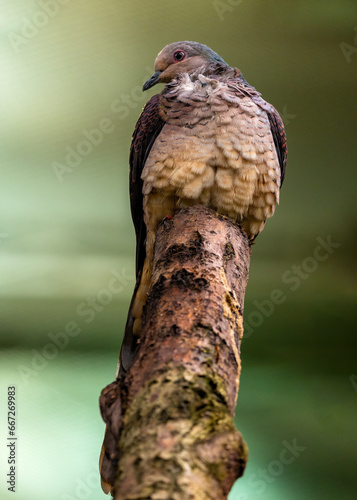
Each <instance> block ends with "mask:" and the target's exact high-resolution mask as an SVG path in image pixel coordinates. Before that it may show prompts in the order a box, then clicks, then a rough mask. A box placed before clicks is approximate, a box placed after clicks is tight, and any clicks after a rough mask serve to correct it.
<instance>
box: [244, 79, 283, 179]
mask: <svg viewBox="0 0 357 500" xmlns="http://www.w3.org/2000/svg"><path fill="white" fill-rule="evenodd" d="M237 83H238V91H239V92H241V93H242V94H244V95H246V96H248V97H250V98H251V99H252V101H254V103H255V104H257V105H258V106H259V107H260V108H261V109H264V111H265V112H266V113H267V115H268V119H269V123H270V130H271V133H272V136H273V140H274V145H275V149H276V153H277V155H278V160H279V165H280V172H281V175H280V187H281V186H282V184H283V180H284V177H285V170H286V160H287V153H288V150H287V143H286V134H285V128H284V123H283V120H282V119H281V117H280V115H279V113H278V112H277V110H276V109H275V108H274V106H272V105H271V104H269V103H268V102H267V101H265V100H264V99H263V98H262V96H261V94H260V92H258V91H257V90H256V89H255V88H254V87H252V85H250V84H249V83H248V82H247V80H246V79H245V78H244V77H243V76H242V75H241V74H240V75H239V76H238V78H237Z"/></svg>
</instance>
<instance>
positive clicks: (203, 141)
mask: <svg viewBox="0 0 357 500" xmlns="http://www.w3.org/2000/svg"><path fill="white" fill-rule="evenodd" d="M200 76H201V77H198V78H197V80H195V81H192V80H191V79H190V78H189V77H188V75H187V78H184V79H183V80H182V81H181V83H180V84H179V85H176V86H169V87H168V89H167V90H166V91H165V92H163V94H162V97H161V101H160V115H161V117H162V119H163V120H164V121H165V125H164V127H163V129H162V131H161V133H160V134H159V136H158V138H157V139H156V141H155V143H154V145H153V147H152V149H151V152H150V154H149V156H148V158H147V161H146V163H145V166H144V169H143V173H142V178H143V181H144V188H143V192H144V195H149V194H150V193H153V192H155V193H157V194H158V195H159V196H162V197H167V196H175V197H176V199H177V206H185V205H187V204H192V203H202V204H204V205H207V206H211V207H212V208H214V209H216V210H218V211H220V212H221V213H224V214H226V215H228V216H229V217H231V218H233V219H234V220H237V219H238V220H241V219H242V218H244V217H247V216H248V214H249V212H250V210H251V209H253V208H254V210H255V212H254V214H255V215H254V214H253V215H252V216H253V218H256V219H257V220H259V223H258V224H256V229H253V230H254V231H255V230H257V231H258V232H259V230H261V229H259V228H261V221H262V220H264V221H265V219H266V218H267V217H269V216H271V215H272V214H273V212H274V208H275V204H276V202H277V200H278V195H279V186H280V168H279V162H278V158H277V153H276V151H275V146H274V141H273V137H272V134H271V131H270V124H269V120H268V116H267V114H266V112H265V111H264V110H262V109H261V108H260V107H259V106H258V105H257V104H255V103H254V102H253V101H252V100H251V99H250V97H249V96H246V95H244V94H243V93H242V92H240V91H239V88H238V87H237V86H235V85H234V84H232V83H226V82H222V81H219V80H214V79H212V78H208V77H204V76H202V75H200ZM156 197H157V196H156ZM258 229H259V230H258Z"/></svg>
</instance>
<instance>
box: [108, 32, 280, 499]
mask: <svg viewBox="0 0 357 500" xmlns="http://www.w3.org/2000/svg"><path fill="white" fill-rule="evenodd" d="M158 83H164V84H166V85H165V87H164V89H163V90H162V92H161V93H160V94H157V95H155V96H154V97H152V98H151V99H150V100H149V101H148V103H147V104H146V106H145V107H144V110H143V112H142V114H141V116H140V118H139V120H138V122H137V124H136V127H135V130H134V134H133V138H132V144H131V150H130V201H131V211H132V218H133V222H134V226H135V231H136V238H137V247H136V276H137V283H136V286H135V290H134V295H133V299H132V302H131V305H130V309H129V314H128V320H127V324H126V328H125V334H124V341H123V345H122V349H121V356H120V362H119V369H118V373H117V377H118V378H120V377H122V376H123V375H124V374H125V372H126V371H127V370H128V369H129V368H130V366H131V363H132V360H133V356H134V354H135V350H136V346H137V343H138V339H139V337H140V333H141V326H142V314H143V307H144V304H145V301H146V296H147V291H148V289H149V285H150V280H151V274H152V264H153V252H154V242H155V233H156V229H157V226H158V224H159V223H160V222H161V221H162V219H163V218H164V217H165V216H167V215H173V213H174V211H175V210H176V209H179V208H182V207H186V206H189V205H195V204H203V205H206V206H208V207H210V208H212V209H214V210H216V211H217V212H219V213H221V214H223V215H226V216H228V217H229V218H230V219H232V220H233V221H235V222H237V223H239V224H240V225H241V227H242V228H243V230H244V231H245V232H246V234H247V235H248V237H249V239H250V240H251V241H253V240H254V238H255V237H256V236H257V235H258V234H259V233H260V232H261V231H262V229H263V227H264V224H265V222H266V219H267V218H269V217H271V216H272V215H273V214H274V210H275V206H276V204H277V203H278V202H279V190H280V188H281V185H282V182H283V179H284V173H285V167H286V156H287V148H286V136H285V130H284V125H283V122H282V120H281V118H280V116H279V114H278V112H277V111H276V109H275V108H274V107H273V106H272V105H271V104H269V103H267V102H266V101H264V100H263V98H262V97H261V95H260V93H259V92H257V91H256V90H255V88H254V87H252V86H251V85H249V83H248V82H247V81H246V80H245V79H244V77H243V76H242V74H241V72H240V70H239V69H237V68H232V67H230V66H229V65H228V64H227V63H226V62H225V61H224V60H223V59H222V58H221V57H220V56H219V55H218V54H216V53H215V52H214V51H213V50H212V49H210V48H209V47H207V46H206V45H203V44H200V43H197V42H187V41H184V42H176V43H172V44H170V45H167V46H166V47H164V48H163V49H162V51H161V52H160V53H159V54H158V56H157V58H156V60H155V73H154V75H153V76H152V77H151V78H150V79H149V80H148V81H147V82H146V83H145V84H144V87H143V90H148V89H150V88H151V87H153V86H154V85H156V84H158ZM107 438H108V436H107ZM112 441H113V440H112ZM104 448H105V446H104ZM109 455H110V453H109V454H108V453H107V454H106V453H105V450H103V452H102V478H103V481H104V486H105V483H109V484H110V482H111V480H110V478H109V476H110V474H109V476H108V473H104V476H105V477H103V472H104V465H105V461H106V460H107V461H108V460H109ZM112 456H114V455H112ZM103 460H104V462H103ZM106 470H108V463H107V465H106ZM107 488H108V486H107ZM109 490H110V487H109ZM109 490H108V491H109Z"/></svg>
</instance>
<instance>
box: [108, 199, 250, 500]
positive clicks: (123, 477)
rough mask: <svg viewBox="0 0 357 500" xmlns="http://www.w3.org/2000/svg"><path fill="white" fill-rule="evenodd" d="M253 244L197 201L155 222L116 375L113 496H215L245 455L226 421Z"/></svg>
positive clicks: (124, 499)
mask: <svg viewBox="0 0 357 500" xmlns="http://www.w3.org/2000/svg"><path fill="white" fill-rule="evenodd" d="M249 262H250V247H249V242H248V239H247V237H246V236H245V234H244V233H243V232H242V231H241V230H240V228H239V227H238V226H237V225H235V224H233V223H232V222H231V221H230V220H228V219H226V218H224V217H222V216H220V215H217V214H216V213H215V212H214V211H212V210H210V209H208V208H205V207H202V206H194V207H189V208H187V209H183V210H181V211H180V212H178V213H177V214H176V215H175V217H174V218H173V219H172V220H171V219H166V220H164V221H163V223H162V224H161V226H160V227H159V229H158V231H157V239H156V245H155V261H154V271H153V277H152V283H151V288H150V291H149V294H148V300H147V304H146V307H145V312H144V325H143V333H142V336H141V341H140V345H139V348H138V352H137V356H136V358H135V361H134V363H133V365H132V367H131V368H130V371H129V372H128V374H127V375H126V377H125V379H124V380H123V381H122V389H121V391H122V394H123V395H124V397H123V398H122V399H123V401H125V404H124V407H123V412H122V422H121V430H120V435H119V442H118V445H119V452H120V459H119V464H118V475H117V480H116V483H115V488H114V496H115V499H117V500H119V499H120V500H129V499H130V500H134V499H135V500H139V499H140V500H143V499H157V500H159V499H160V500H186V499H187V500H188V499H192V500H196V499H197V500H206V499H207V500H221V499H226V498H227V495H228V493H229V490H230V489H231V487H232V485H233V483H234V481H235V480H236V479H237V478H238V477H240V476H241V475H242V474H243V472H244V468H245V465H246V460H247V447H246V445H245V443H244V441H243V439H242V436H241V434H240V433H239V432H238V431H237V430H236V429H235V427H234V423H233V417H234V409H235V405H236V401H237V395H238V387H239V375H240V370H241V361H240V341H241V338H242V335H243V303H244V293H245V288H246V285H247V281H248V270H249Z"/></svg>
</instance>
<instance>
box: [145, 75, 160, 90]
mask: <svg viewBox="0 0 357 500" xmlns="http://www.w3.org/2000/svg"><path fill="white" fill-rule="evenodd" d="M161 73H162V71H156V72H155V73H154V74H153V75H152V77H151V78H149V80H148V81H147V82H145V83H144V85H143V90H148V89H151V87H153V86H154V85H156V84H157V83H159V79H160V75H161Z"/></svg>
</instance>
